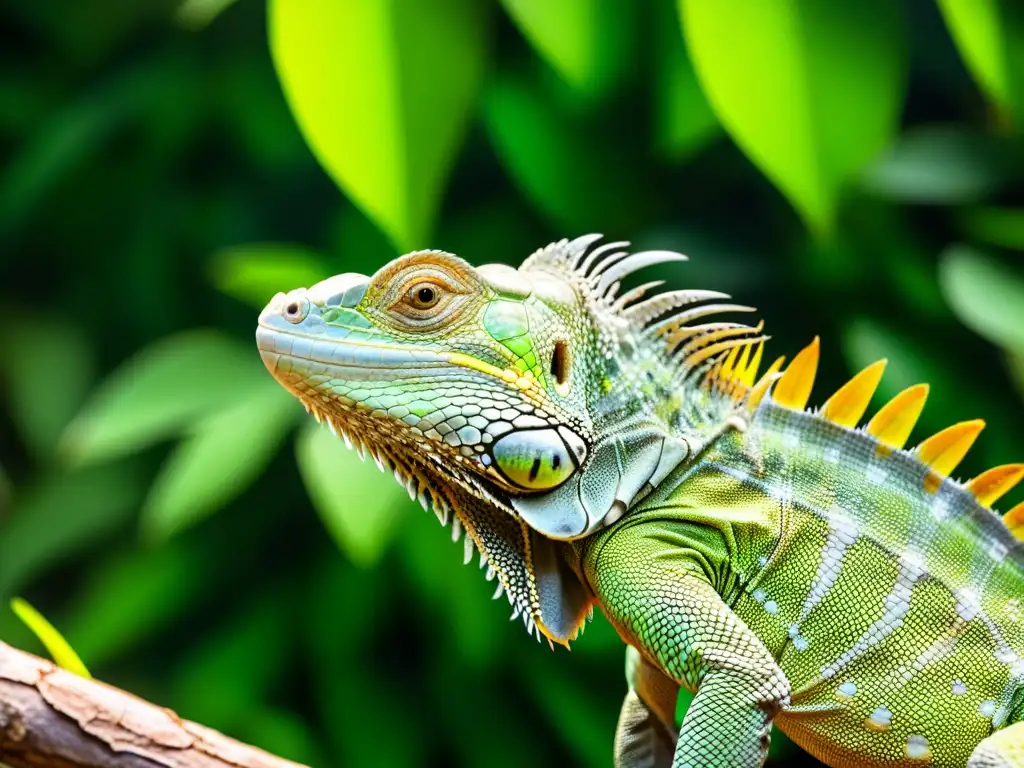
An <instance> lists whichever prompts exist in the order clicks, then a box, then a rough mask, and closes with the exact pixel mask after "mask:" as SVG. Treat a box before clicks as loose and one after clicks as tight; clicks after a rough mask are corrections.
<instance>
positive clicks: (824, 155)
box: [678, 0, 907, 233]
mask: <svg viewBox="0 0 1024 768" xmlns="http://www.w3.org/2000/svg"><path fill="white" fill-rule="evenodd" d="M678 2H679V7H680V11H681V16H682V22H683V34H684V36H685V38H686V41H687V44H688V46H689V50H690V56H691V58H692V59H693V63H694V67H695V68H696V70H697V75H698V77H699V78H700V81H701V83H702V85H703V87H704V92H705V93H706V94H707V97H708V101H709V102H710V103H711V106H712V108H714V110H715V112H716V113H717V114H718V118H719V120H720V121H721V123H722V125H723V126H724V127H725V129H726V130H727V131H728V132H729V133H730V135H731V136H732V137H733V139H734V140H735V141H736V143H737V144H738V145H739V147H740V148H741V149H742V150H743V151H744V152H745V153H746V154H747V156H748V157H749V158H750V159H751V160H752V161H753V162H754V164H755V165H757V166H758V167H759V168H760V169H761V170H762V171H763V172H764V174H765V175H766V176H768V178H769V179H771V180H772V182H773V183H774V184H775V185H776V186H777V187H778V188H779V189H780V190H781V191H782V192H783V193H784V194H785V195H786V196H787V197H788V198H789V199H790V201H791V202H792V203H793V205H794V206H795V207H796V209H797V210H798V211H799V212H800V214H801V215H802V216H803V218H804V219H805V220H806V221H807V223H808V225H809V226H810V227H811V228H812V229H814V230H816V231H818V232H819V233H827V232H828V231H830V230H831V228H832V226H833V223H834V218H835V214H836V208H837V205H838V199H839V195H840V190H841V187H842V185H843V184H844V183H845V182H846V181H847V180H848V179H849V178H850V177H851V176H852V175H853V174H854V173H855V172H857V171H858V170H859V169H860V168H861V167H862V166H863V165H864V163H866V162H867V161H868V160H870V159H871V158H872V157H873V156H874V155H875V154H876V153H877V152H878V151H880V150H881V149H882V148H883V147H885V145H886V144H887V143H888V141H889V139H890V137H891V136H892V134H893V132H894V130H895V128H896V126H897V121H898V118H899V113H900V108H901V106H902V99H903V90H904V83H905V79H906V70H907V56H906V50H905V48H906V46H905V44H904V40H903V24H902V18H901V8H900V4H899V3H894V2H892V1H891V0H862V2H856V3H823V2H820V1H819V0H775V2H767V3H766V2H762V1H761V0H716V2H706V0H678Z"/></svg>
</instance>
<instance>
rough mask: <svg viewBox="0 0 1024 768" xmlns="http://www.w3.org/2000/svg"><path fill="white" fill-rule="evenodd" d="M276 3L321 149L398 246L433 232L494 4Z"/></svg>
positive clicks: (298, 89) (283, 43)
mask: <svg viewBox="0 0 1024 768" xmlns="http://www.w3.org/2000/svg"><path fill="white" fill-rule="evenodd" d="M268 9H269V16H270V18H269V23H270V45H271V50H272V51H273V53H274V62H275V64H276V66H277V71H278V74H279V76H280V78H281V82H282V84H283V86H284V90H285V94H286V95H287V96H288V100H289V103H290V104H291V107H292V110H293V112H294V113H295V116H296V119H297V120H298V123H299V126H300V128H302V131H303V133H304V135H305V136H306V140H307V141H308V142H309V144H310V146H311V147H312V148H313V151H314V152H315V153H316V155H317V158H318V159H319V160H320V162H321V163H322V164H323V166H324V168H325V169H326V170H327V171H328V173H330V174H331V176H332V177H333V178H334V180H335V181H337V182H338V184H340V185H341V187H342V188H343V189H344V190H345V191H346V192H347V193H348V194H349V196H350V197H351V198H352V199H353V200H354V201H355V202H356V203H357V204H358V205H359V206H360V208H362V210H363V211H365V212H366V213H367V215H369V216H370V217H371V218H372V219H373V220H374V221H376V222H377V224H378V225H379V226H380V227H381V229H383V230H384V231H385V232H387V234H388V236H389V237H390V238H391V240H392V242H393V243H394V244H395V245H396V247H397V248H399V249H403V250H405V249H411V248H414V247H415V246H416V245H417V244H418V243H422V242H424V241H425V240H427V239H428V238H429V237H430V236H431V234H432V232H433V230H434V221H435V217H436V216H437V211H438V209H439V208H440V204H441V199H442V198H441V193H442V190H443V187H444V183H445V180H446V178H447V176H448V173H449V171H450V169H451V166H452V162H453V160H454V157H455V154H456V152H457V151H458V148H459V145H460V144H461V142H462V138H463V136H464V135H465V133H466V130H467V128H468V123H469V114H470V110H471V109H472V107H473V103H474V97H475V96H476V93H477V90H478V88H479V86H480V83H481V80H482V76H483V72H484V67H485V60H486V59H485V45H486V41H487V16H488V13H487V8H486V4H485V3H478V2H474V0H442V1H441V2H435V3H430V4H429V5H428V4H426V3H421V2H418V0H398V1H397V2H390V1H389V0H370V2H365V3H337V2H334V1H333V0H270V2H269V5H268ZM368 40H374V41H377V43H378V44H377V45H367V41H368Z"/></svg>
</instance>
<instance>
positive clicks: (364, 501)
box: [295, 422, 412, 567]
mask: <svg viewBox="0 0 1024 768" xmlns="http://www.w3.org/2000/svg"><path fill="white" fill-rule="evenodd" d="M295 453H296V459H297V460H298V463H299V470H300V472H301V473H302V479H303V481H304V482H305V484H306V490H307V491H308V492H309V497H310V499H311V500H312V502H313V505H314V506H315V507H316V509H317V511H318V512H319V514H320V519H321V520H323V523H324V525H325V526H326V527H327V530H328V532H329V533H330V534H331V536H333V537H334V540H335V541H336V542H337V544H338V546H339V547H340V548H341V550H342V551H343V552H345V554H347V555H348V556H349V558H350V559H351V560H352V562H354V563H355V564H357V565H360V566H363V567H369V566H371V565H373V564H374V563H375V562H377V560H378V559H379V558H380V556H381V554H382V553H383V552H384V548H385V547H386V546H387V544H388V542H389V541H390V540H391V538H392V537H393V536H394V534H395V532H396V531H397V530H398V527H399V524H400V523H401V521H402V517H403V516H404V514H405V513H406V512H407V511H408V509H409V508H410V507H411V506H412V505H411V503H410V502H409V501H408V500H407V498H406V493H405V491H404V490H403V489H402V488H401V486H399V485H398V483H396V482H395V479H394V477H391V476H389V475H386V474H382V473H381V472H379V471H378V470H377V467H376V465H375V464H374V463H373V461H372V460H370V461H367V462H361V461H360V460H359V457H358V456H357V455H356V453H355V451H351V450H349V449H348V448H346V447H345V444H344V443H343V442H342V441H341V439H340V438H336V437H334V435H332V434H331V433H330V432H329V431H327V429H326V428H320V427H318V426H317V424H316V423H315V422H310V423H309V424H307V425H306V427H305V428H304V429H302V430H301V431H300V432H299V437H298V440H297V442H296V445H295Z"/></svg>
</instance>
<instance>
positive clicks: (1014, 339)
mask: <svg viewBox="0 0 1024 768" xmlns="http://www.w3.org/2000/svg"><path fill="white" fill-rule="evenodd" d="M939 281H940V284H941V286H942V290H943V293H945V296H946V301H948V302H949V305H950V307H952V309H953V311H954V312H955V313H956V315H957V317H959V318H960V320H961V322H963V324H964V325H966V326H967V327H968V328H970V329H971V330H973V331H974V332H975V333H977V334H978V335H979V336H983V337H984V338H986V339H988V340H989V341H990V342H992V343H993V344H996V345H998V346H1001V347H1004V348H1006V349H1013V350H1017V351H1021V350H1024V270H1021V269H1018V270H1011V269H1008V268H1006V267H1004V266H1003V265H1002V264H1000V263H999V262H997V261H995V260H994V259H991V258H989V257H987V256H985V255H983V254H981V253H980V252H978V251H976V250H974V249H973V248H970V247H969V246H965V245H955V246H952V247H950V248H949V249H947V250H946V252H945V253H944V254H943V256H942V259H941V261H940V262H939Z"/></svg>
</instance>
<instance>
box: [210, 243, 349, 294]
mask: <svg viewBox="0 0 1024 768" xmlns="http://www.w3.org/2000/svg"><path fill="white" fill-rule="evenodd" d="M210 276H211V279H212V281H213V284H214V285H215V286H217V288H218V289H220V290H221V291H223V292H224V293H226V294H228V295H229V296H233V297H235V298H236V299H238V300H239V301H243V302H245V303H246V304H249V305H250V306H252V307H255V308H257V309H263V307H265V306H266V305H267V302H268V301H270V299H272V298H273V297H274V295H275V294H277V293H278V292H279V291H286V292H287V291H290V290H292V289H293V288H308V287H310V286H311V285H313V284H314V283H316V282H319V281H320V280H323V279H324V278H326V277H330V276H331V268H330V267H329V266H328V265H327V264H326V262H325V260H324V259H322V258H321V257H320V256H319V255H318V254H316V253H314V252H313V251H310V250H309V249H307V248H303V247H302V246H299V245H289V244H284V243H253V244H250V245H236V246H234V247H233V248H225V249H223V250H221V251H218V252H217V253H215V254H214V255H213V258H212V260H211V262H210Z"/></svg>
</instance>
